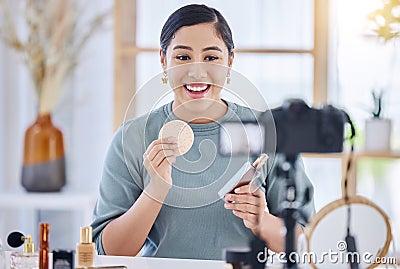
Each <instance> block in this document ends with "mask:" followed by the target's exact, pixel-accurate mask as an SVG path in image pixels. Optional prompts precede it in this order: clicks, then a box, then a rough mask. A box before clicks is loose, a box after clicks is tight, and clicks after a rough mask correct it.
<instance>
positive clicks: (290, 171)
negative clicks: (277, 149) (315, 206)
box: [277, 154, 310, 269]
mask: <svg viewBox="0 0 400 269" xmlns="http://www.w3.org/2000/svg"><path fill="white" fill-rule="evenodd" d="M284 158H285V159H284V161H283V162H282V163H281V164H279V166H278V168H277V174H278V177H279V178H281V179H283V180H284V181H285V183H286V184H285V192H284V200H283V201H281V212H280V216H281V218H282V219H283V221H284V223H285V228H286V236H285V257H286V263H285V268H286V269H295V268H297V264H296V260H295V259H293V257H292V253H295V252H296V223H297V221H298V220H301V219H306V217H305V216H304V214H303V212H302V211H301V207H302V206H303V205H304V204H306V203H308V202H309V200H310V195H309V189H306V192H305V194H304V196H305V197H304V199H303V200H302V202H300V201H298V200H296V198H297V190H296V160H297V159H298V154H289V155H284Z"/></svg>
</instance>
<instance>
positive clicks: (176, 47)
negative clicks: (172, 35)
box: [173, 45, 193, 51]
mask: <svg viewBox="0 0 400 269" xmlns="http://www.w3.org/2000/svg"><path fill="white" fill-rule="evenodd" d="M173 49H174V50H177V49H184V50H191V51H193V49H192V48H191V47H189V46H184V45H176V46H175V47H174V48H173Z"/></svg>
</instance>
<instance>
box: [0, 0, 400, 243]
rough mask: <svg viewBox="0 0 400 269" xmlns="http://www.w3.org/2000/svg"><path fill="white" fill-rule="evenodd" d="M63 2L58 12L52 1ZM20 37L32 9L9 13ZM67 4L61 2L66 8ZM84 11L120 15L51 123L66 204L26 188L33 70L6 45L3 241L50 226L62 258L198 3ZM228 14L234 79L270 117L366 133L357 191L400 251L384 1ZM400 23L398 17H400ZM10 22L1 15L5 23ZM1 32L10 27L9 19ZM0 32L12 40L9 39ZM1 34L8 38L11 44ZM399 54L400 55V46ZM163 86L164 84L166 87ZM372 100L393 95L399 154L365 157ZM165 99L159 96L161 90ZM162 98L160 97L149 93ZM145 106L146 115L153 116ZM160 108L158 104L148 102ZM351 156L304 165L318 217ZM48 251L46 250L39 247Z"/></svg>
mask: <svg viewBox="0 0 400 269" xmlns="http://www.w3.org/2000/svg"><path fill="white" fill-rule="evenodd" d="M53 1H54V0H53ZM0 2H8V4H9V6H10V14H11V17H12V18H13V20H14V22H15V26H16V31H17V32H18V33H19V34H20V35H21V36H23V35H26V34H27V29H28V28H27V26H26V23H25V17H24V16H26V13H24V9H25V7H26V6H25V5H26V3H29V1H22V0H19V1H5V0H2V1H0ZM56 2H57V1H56ZM76 2H78V3H80V2H82V3H83V2H85V4H84V5H83V7H84V8H82V10H81V13H80V15H79V17H78V19H84V18H89V17H91V16H94V15H95V14H100V13H104V12H109V15H108V16H107V17H106V18H105V19H104V21H103V23H102V25H101V27H99V29H97V31H96V32H95V33H93V35H91V37H90V39H89V40H88V42H87V43H86V45H85V46H84V47H83V48H82V50H81V52H80V54H79V57H78V58H77V60H78V61H77V65H76V68H75V69H74V70H73V71H72V73H71V75H70V76H68V77H67V79H66V80H65V83H64V84H63V90H62V92H61V93H62V94H61V95H60V98H59V101H58V102H57V105H55V107H54V109H53V110H52V113H51V114H52V118H53V122H54V125H56V126H57V127H58V128H59V129H60V130H61V131H62V132H63V136H64V144H65V156H66V167H67V184H66V186H65V187H64V188H63V189H62V191H61V192H59V193H52V194H31V193H26V192H25V191H24V190H23V188H22V186H21V180H20V178H21V166H22V159H23V147H24V143H23V142H24V133H25V131H26V129H27V127H28V126H29V125H30V124H32V122H34V121H35V118H36V116H37V113H38V104H37V97H36V96H35V93H34V87H33V84H32V80H31V77H30V75H29V73H28V71H27V68H26V66H25V65H24V58H23V57H21V54H19V53H17V52H16V51H15V50H13V49H12V48H11V47H10V46H8V45H6V44H5V43H4V42H0V59H1V60H0V128H1V131H0V238H3V239H4V238H5V237H6V236H7V234H8V233H9V232H10V231H12V230H20V231H23V232H25V233H31V234H33V235H34V238H35V236H37V231H36V230H37V227H38V226H37V225H38V223H39V222H44V221H46V222H49V223H50V224H51V238H50V239H51V240H50V242H51V248H74V247H75V244H76V243H77V242H78V240H79V226H81V225H84V224H89V222H90V218H91V210H92V208H93V205H94V203H95V200H96V196H97V189H98V183H99V181H100V179H101V174H102V165H103V161H104V157H105V153H106V150H107V147H108V144H109V143H110V141H111V138H112V136H113V133H114V131H115V130H116V128H118V126H119V125H120V124H121V123H122V121H123V119H124V116H125V111H126V108H127V106H128V104H129V101H130V100H131V98H132V97H133V96H134V94H135V92H136V91H137V90H138V89H139V88H140V87H141V86H142V85H144V84H145V83H146V82H147V81H148V80H149V79H151V78H153V77H154V76H156V75H159V74H160V72H161V71H162V69H161V66H160V63H159V54H158V49H159V34H160V31H161V28H162V25H163V23H164V22H165V21H166V19H167V16H168V15H169V14H171V12H173V11H174V10H176V9H177V8H178V7H180V6H182V5H185V4H188V3H195V2H193V1H178V0H169V1H162V0H150V1H148V0H116V1H106V0H98V1H96V2H94V1H80V0H77V1H76ZM201 3H204V4H207V5H209V6H211V7H215V8H217V9H218V10H219V11H220V12H221V13H222V14H223V15H224V16H225V18H226V19H227V21H228V23H229V24H230V26H231V28H232V31H233V38H234V41H235V46H236V50H237V53H236V57H235V61H234V65H233V69H234V70H236V71H238V72H240V73H241V74H243V75H244V76H245V77H247V78H248V79H249V80H251V81H252V83H254V85H255V86H256V87H257V88H258V89H259V91H260V92H261V93H262V95H263V96H264V98H265V100H266V101H267V103H268V105H269V106H271V107H274V106H277V105H280V104H281V103H282V102H283V100H285V99H286V98H288V97H299V98H303V99H305V100H306V101H307V102H308V103H309V104H310V105H315V106H319V105H321V104H325V103H331V104H334V105H336V106H338V107H341V108H344V109H346V110H347V111H348V112H349V113H350V115H351V116H352V118H353V120H354V121H355V124H356V128H357V131H358V132H359V136H358V137H357V139H356V146H357V147H356V151H358V152H360V156H361V157H359V158H358V159H357V168H356V170H357V171H356V172H357V173H355V180H356V191H357V193H358V194H361V195H364V196H366V197H368V198H370V199H372V200H373V201H374V202H375V203H377V204H378V205H379V206H381V207H382V208H383V209H384V210H385V212H386V213H387V214H388V215H389V216H390V217H391V220H392V222H393V226H394V229H395V235H396V238H397V239H400V233H398V232H396V230H397V231H398V230H400V211H399V210H398V209H396V205H398V204H399V203H400V200H399V198H398V197H399V195H398V194H397V190H400V179H399V178H398V175H399V174H400V162H399V159H398V158H400V155H399V151H400V130H399V126H400V125H399V123H400V76H399V74H400V55H399V54H400V47H399V46H400V45H399V43H398V40H396V38H391V39H390V40H388V41H387V42H382V38H379V37H377V36H376V35H375V34H374V32H373V31H372V30H371V27H373V26H371V21H370V20H369V19H368V18H367V16H368V15H369V14H371V13H372V12H373V11H374V10H377V9H379V8H381V7H382V1H380V0H335V1H332V0H331V1H328V0H314V1H313V0H279V1H276V0H252V1H246V3H244V2H243V1H241V0H231V1H217V0H209V1H202V2H201ZM397 11H398V10H397ZM0 14H1V13H0ZM0 25H7V19H6V16H3V14H2V15H1V16H0ZM0 29H2V28H1V27H0ZM0 33H1V32H0ZM396 42H397V43H396ZM160 84H161V82H160ZM372 90H376V91H379V90H383V99H382V115H381V117H383V118H388V119H390V120H391V121H392V131H391V144H390V149H389V150H387V151H384V152H380V153H379V154H372V155H371V154H363V152H364V151H363V147H364V137H365V135H364V134H365V132H364V129H365V127H364V126H365V121H366V120H367V119H369V118H371V115H372V113H371V110H372V108H373V99H372V95H371V92H372ZM154 91H157V89H156V88H155V89H154ZM149 95H151V93H149ZM146 100H147V99H146V98H142V99H140V100H139V101H137V102H136V103H134V104H133V105H134V106H135V109H134V113H135V114H136V115H140V114H143V113H145V112H147V111H146V110H145V109H144V108H146V107H147V106H151V104H146ZM148 100H150V98H149V99H148ZM344 160H345V155H335V156H317V155H308V156H304V162H305V166H306V170H307V173H308V175H309V177H310V178H311V181H312V182H313V184H314V186H315V199H316V207H317V210H318V209H320V208H321V207H323V206H324V205H326V204H328V203H329V202H331V201H333V200H335V199H338V198H340V197H341V178H342V173H343V171H342V166H343V161H344ZM35 241H37V240H35Z"/></svg>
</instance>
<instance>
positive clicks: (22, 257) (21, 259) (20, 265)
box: [10, 235, 39, 269]
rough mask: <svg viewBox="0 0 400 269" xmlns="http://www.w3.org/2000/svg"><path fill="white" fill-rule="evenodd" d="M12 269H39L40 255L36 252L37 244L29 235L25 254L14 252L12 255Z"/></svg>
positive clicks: (25, 245)
mask: <svg viewBox="0 0 400 269" xmlns="http://www.w3.org/2000/svg"><path fill="white" fill-rule="evenodd" d="M10 268H11V269H38V268H39V253H38V252H35V244H34V243H33V242H32V237H31V236H30V235H28V237H27V238H26V240H25V243H24V252H12V253H11V254H10Z"/></svg>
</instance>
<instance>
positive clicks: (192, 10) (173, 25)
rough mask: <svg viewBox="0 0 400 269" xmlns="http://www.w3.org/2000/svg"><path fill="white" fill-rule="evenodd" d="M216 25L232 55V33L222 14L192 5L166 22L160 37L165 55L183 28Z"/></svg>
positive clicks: (180, 9)
mask: <svg viewBox="0 0 400 269" xmlns="http://www.w3.org/2000/svg"><path fill="white" fill-rule="evenodd" d="M207 22H210V23H214V25H215V29H216V30H217V33H218V35H219V36H220V37H221V38H222V40H223V41H224V43H225V45H226V47H227V48H228V53H229V56H231V55H232V50H233V48H234V47H235V46H234V44H233V40H232V32H231V29H230V28H229V25H228V23H227V22H226V20H225V18H224V17H223V16H222V15H221V13H220V12H219V11H218V10H216V9H214V8H211V7H208V6H206V5H197V4H191V5H187V6H183V7H181V8H179V9H178V10H176V11H175V12H174V13H172V14H171V15H170V16H169V17H168V19H167V21H166V22H165V24H164V26H163V28H162V30H161V36H160V45H161V50H162V52H163V54H164V55H165V53H166V52H167V47H168V46H169V44H170V43H171V39H172V38H173V36H174V34H175V32H176V31H178V30H179V29H180V28H181V27H184V26H191V25H196V24H200V23H207Z"/></svg>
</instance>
